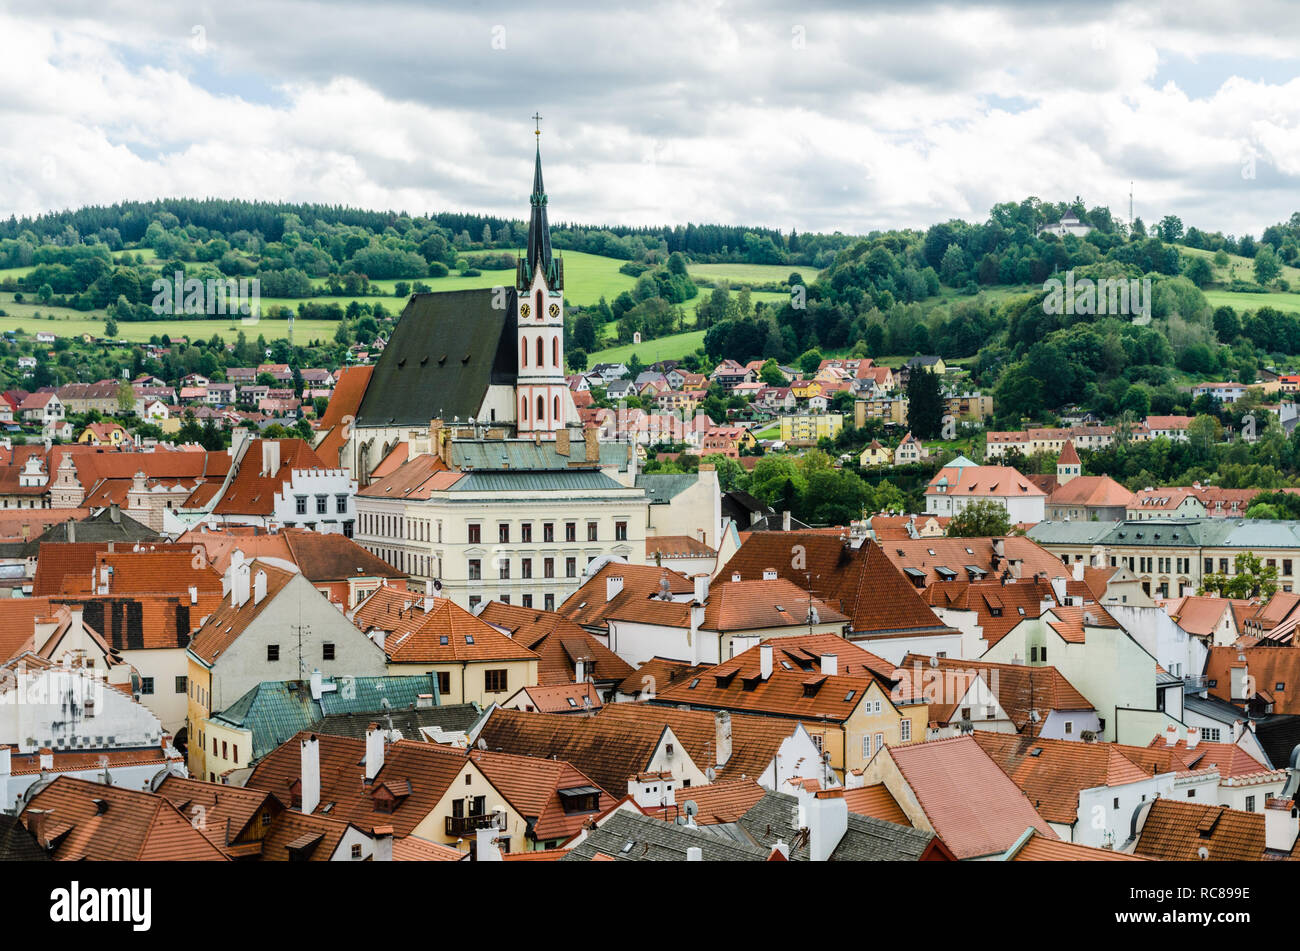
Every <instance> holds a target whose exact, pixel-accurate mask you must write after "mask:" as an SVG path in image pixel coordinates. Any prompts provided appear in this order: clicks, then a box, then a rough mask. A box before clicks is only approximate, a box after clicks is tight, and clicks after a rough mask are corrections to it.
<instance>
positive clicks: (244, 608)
mask: <svg viewBox="0 0 1300 951" xmlns="http://www.w3.org/2000/svg"><path fill="white" fill-rule="evenodd" d="M259 571H265V572H266V597H264V598H262V600H261V601H256V600H254V598H253V597H252V596H251V593H250V596H249V599H248V600H247V601H245V602H244V603H243V604H241V605H239V606H238V607H236V606H235V603H234V596H233V593H232V594H231V595H227V596H226V597H225V599H223V600H222V602H221V607H219V608H218V609H217V610H216V611H215V612H213V613H212V614H211V615H210V616H209V617H208V621H207V623H206V624H204V625H203V626H202V627H201V628H199V630H198V633H196V634H195V635H194V640H193V641H191V642H190V652H191V653H193V654H194V656H196V657H197V658H199V660H201V661H203V662H204V663H205V664H209V665H210V664H213V663H215V662H216V659H217V657H218V655H220V654H221V652H222V651H224V650H225V649H226V648H228V647H229V646H230V645H231V644H233V643H235V641H236V640H238V639H239V636H240V635H241V634H243V633H244V630H245V629H246V628H247V627H248V625H249V624H251V623H252V622H253V621H254V620H255V619H256V618H257V616H258V615H260V614H261V613H262V611H264V610H265V609H266V607H267V605H269V604H271V603H272V602H273V601H275V598H276V595H278V594H279V593H280V591H281V590H283V588H284V586H285V585H287V584H288V583H289V582H290V581H291V580H292V579H293V574H291V573H290V572H288V571H283V570H281V569H279V568H276V567H274V566H272V565H269V564H267V563H266V562H262V561H253V562H252V563H250V565H249V576H250V582H249V588H250V592H251V589H252V586H253V582H252V580H251V579H253V578H255V577H256V576H257V573H258V572H259Z"/></svg>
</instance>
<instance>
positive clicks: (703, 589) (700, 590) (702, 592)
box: [695, 575, 709, 604]
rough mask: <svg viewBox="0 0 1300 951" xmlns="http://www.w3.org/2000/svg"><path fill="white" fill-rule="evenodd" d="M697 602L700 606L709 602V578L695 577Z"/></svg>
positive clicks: (706, 576)
mask: <svg viewBox="0 0 1300 951" xmlns="http://www.w3.org/2000/svg"><path fill="white" fill-rule="evenodd" d="M695 600H696V601H697V602H699V603H700V604H703V603H704V602H706V601H708V600H709V576H708V575H696V576H695Z"/></svg>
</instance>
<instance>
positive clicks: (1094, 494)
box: [1047, 443, 1133, 507]
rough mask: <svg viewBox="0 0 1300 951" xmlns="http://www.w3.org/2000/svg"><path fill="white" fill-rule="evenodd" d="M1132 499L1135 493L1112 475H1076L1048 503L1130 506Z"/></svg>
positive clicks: (1048, 499) (1058, 489)
mask: <svg viewBox="0 0 1300 951" xmlns="http://www.w3.org/2000/svg"><path fill="white" fill-rule="evenodd" d="M1066 445H1069V443H1066ZM1076 458H1077V457H1076ZM1132 501H1133V493H1132V492H1130V491H1129V490H1128V489H1126V488H1124V486H1122V485H1120V484H1119V483H1118V482H1116V481H1115V480H1114V479H1112V478H1111V477H1110V476H1075V477H1074V478H1073V479H1071V480H1070V481H1069V482H1067V483H1065V484H1064V485H1061V486H1058V487H1057V488H1055V489H1053V490H1052V493H1051V494H1050V495H1049V496H1048V498H1047V504H1048V505H1080V506H1111V507H1121V506H1122V507H1128V506H1129V505H1130V504H1132Z"/></svg>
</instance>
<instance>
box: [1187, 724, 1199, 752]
mask: <svg viewBox="0 0 1300 951" xmlns="http://www.w3.org/2000/svg"><path fill="white" fill-rule="evenodd" d="M1199 742H1201V728H1200V727H1199V726H1189V727H1188V728H1187V748H1188V749H1189V750H1194V749H1196V744H1197V743H1199Z"/></svg>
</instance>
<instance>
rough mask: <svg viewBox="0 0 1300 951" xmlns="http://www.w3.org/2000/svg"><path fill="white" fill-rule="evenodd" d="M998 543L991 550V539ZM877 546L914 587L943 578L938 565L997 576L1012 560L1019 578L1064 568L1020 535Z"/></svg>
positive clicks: (1060, 572) (961, 575) (1060, 573)
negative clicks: (911, 579) (1017, 566)
mask: <svg viewBox="0 0 1300 951" xmlns="http://www.w3.org/2000/svg"><path fill="white" fill-rule="evenodd" d="M995 541H996V542H1001V543H1002V552H1003V554H1002V555H1001V556H999V555H998V554H997V552H996V551H994V547H993V543H994V542H995ZM880 547H881V549H882V550H883V551H884V553H885V554H886V555H887V556H888V557H889V560H890V561H891V562H893V563H894V564H895V565H897V566H898V568H900V569H903V570H904V571H907V570H908V569H911V571H910V572H908V575H909V576H910V577H914V578H915V581H914V584H916V586H917V587H924V586H928V585H931V584H934V583H935V582H938V581H943V580H945V577H944V573H943V572H940V571H939V570H938V569H939V568H947V569H949V570H950V571H952V572H955V573H956V574H957V576H958V577H959V578H969V576H970V574H971V573H970V572H968V571H967V566H970V567H973V568H977V569H979V571H978V572H976V573H975V575H976V577H979V576H981V575H982V576H984V577H988V578H997V577H999V576H1001V574H1002V573H1003V572H1004V571H1007V572H1010V571H1011V568H1012V563H1013V562H1019V564H1020V580H1021V581H1029V580H1031V579H1032V578H1033V577H1034V575H1036V574H1042V575H1045V576H1046V577H1048V578H1056V577H1061V576H1063V575H1065V574H1067V569H1066V568H1065V566H1064V565H1063V564H1062V563H1061V559H1060V558H1058V557H1057V556H1056V555H1053V554H1052V553H1051V552H1049V551H1048V550H1047V549H1046V548H1043V547H1042V546H1040V545H1038V544H1036V543H1035V542H1034V541H1033V540H1032V539H1029V538H1026V537H1024V536H1023V535H1008V536H1006V537H1005V538H914V539H906V540H898V541H890V542H887V543H882V544H881V546H880Z"/></svg>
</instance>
